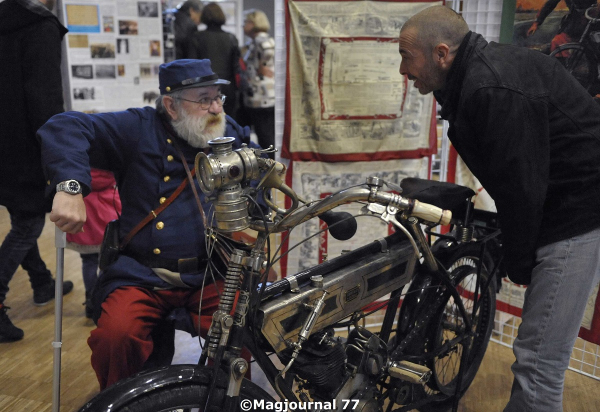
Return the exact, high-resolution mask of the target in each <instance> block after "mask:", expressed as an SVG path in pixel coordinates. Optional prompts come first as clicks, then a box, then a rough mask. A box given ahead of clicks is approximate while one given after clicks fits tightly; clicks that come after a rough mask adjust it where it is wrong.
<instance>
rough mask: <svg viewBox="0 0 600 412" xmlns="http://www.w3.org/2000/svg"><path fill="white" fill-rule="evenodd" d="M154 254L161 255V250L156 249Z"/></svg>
mask: <svg viewBox="0 0 600 412" xmlns="http://www.w3.org/2000/svg"><path fill="white" fill-rule="evenodd" d="M152 252H154V254H155V255H160V249H159V248H156V249H154V250H153V251H152Z"/></svg>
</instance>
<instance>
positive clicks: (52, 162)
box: [38, 107, 249, 306]
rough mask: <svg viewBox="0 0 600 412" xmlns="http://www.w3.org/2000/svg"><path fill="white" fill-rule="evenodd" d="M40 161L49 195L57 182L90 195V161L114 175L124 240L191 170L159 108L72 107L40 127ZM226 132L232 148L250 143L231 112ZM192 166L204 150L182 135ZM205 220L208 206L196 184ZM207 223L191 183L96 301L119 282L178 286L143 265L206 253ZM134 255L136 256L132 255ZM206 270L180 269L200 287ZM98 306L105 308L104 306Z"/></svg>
mask: <svg viewBox="0 0 600 412" xmlns="http://www.w3.org/2000/svg"><path fill="white" fill-rule="evenodd" d="M38 136H39V138H40V140H41V144H42V162H43V165H44V170H45V173H46V176H47V177H48V179H49V186H48V190H47V193H48V194H49V195H50V194H52V193H53V192H54V188H55V187H56V184H57V183H59V182H61V181H64V180H69V179H75V180H78V181H79V182H81V183H82V184H83V185H84V193H89V190H90V189H89V188H90V184H91V179H90V165H91V166H92V167H96V168H100V169H106V170H111V171H112V172H114V174H115V177H116V180H117V184H118V187H119V194H120V196H121V202H122V205H123V210H122V214H121V217H120V231H119V235H120V239H123V238H124V237H125V235H126V234H127V233H129V232H130V231H131V229H132V228H134V227H135V226H136V225H137V224H138V223H139V222H140V221H141V220H142V219H144V217H146V215H148V213H149V212H150V211H151V210H155V209H156V208H157V207H158V206H159V205H160V204H161V202H164V200H165V199H167V198H168V197H169V196H170V195H171V194H172V193H173V192H174V191H175V190H176V189H177V187H178V186H179V185H180V183H181V182H182V180H183V179H186V178H187V174H186V171H185V168H184V167H183V164H182V162H181V160H180V156H179V154H178V152H177V150H176V148H175V146H174V144H173V141H172V140H173V137H172V136H171V135H169V134H168V133H167V131H166V130H165V128H164V126H163V124H162V121H161V118H160V116H159V115H158V114H157V111H156V110H155V109H154V108H151V107H145V108H142V109H129V110H127V111H123V112H115V113H101V114H92V115H89V114H83V113H79V112H68V113H63V114H60V115H57V116H54V117H52V118H51V119H50V120H49V121H48V123H46V124H45V125H44V126H43V127H42V128H41V129H40V130H39V131H38ZM225 136H232V137H235V138H236V141H235V143H234V149H235V148H238V147H239V146H240V145H241V143H242V141H249V129H248V128H247V127H245V128H242V127H240V126H239V125H238V124H237V123H235V122H234V121H233V119H231V118H230V117H229V116H227V128H226V131H225ZM176 139H177V142H178V145H179V147H180V148H181V150H182V152H183V154H184V156H185V158H186V160H187V163H188V165H189V168H190V170H193V168H194V159H195V156H196V154H197V153H198V151H200V150H201V149H197V148H194V147H192V146H190V145H189V144H187V142H185V141H184V140H182V139H180V138H176ZM195 184H196V187H197V189H198V190H197V192H198V194H199V195H200V200H201V201H202V203H203V206H204V209H205V212H206V214H207V218H209V217H210V204H205V202H204V195H203V193H202V191H201V190H200V189H199V188H198V185H197V182H195ZM204 236H205V235H204V226H203V223H202V219H201V217H200V214H199V211H198V206H197V203H196V201H195V199H194V194H193V191H192V190H191V188H190V187H189V185H188V186H187V187H186V188H185V189H184V190H183V192H182V193H181V194H180V195H179V196H178V197H177V198H176V199H175V201H174V202H173V203H172V204H170V205H169V206H168V207H167V208H166V209H165V210H164V211H163V212H162V213H161V214H159V215H158V217H157V218H156V219H154V220H152V221H151V222H150V223H148V224H147V225H146V226H145V227H144V228H143V229H142V230H140V231H139V232H138V233H137V234H136V235H135V236H134V237H133V239H132V240H131V241H130V243H129V245H128V246H127V248H126V249H125V253H126V254H127V255H129V256H125V255H121V256H119V258H118V260H117V261H116V262H115V263H113V264H112V265H110V266H108V267H107V268H106V269H105V270H104V271H103V273H102V275H101V277H100V279H99V282H98V287H99V289H100V290H97V291H96V293H98V294H96V293H95V298H96V299H95V301H98V300H99V302H102V301H103V300H104V299H105V298H106V296H107V295H108V294H109V293H110V292H111V291H113V290H114V289H116V288H117V287H120V286H126V285H136V286H143V287H149V288H172V287H173V284H172V283H168V282H166V281H165V280H163V279H161V278H160V277H159V276H157V275H156V274H155V273H154V271H153V270H152V269H151V268H150V267H148V266H146V265H144V264H142V263H140V261H144V260H145V259H148V260H152V259H155V260H156V259H161V260H172V261H176V260H177V259H182V258H193V257H200V258H203V257H206V251H205V237H204ZM132 255H133V256H135V257H136V259H137V260H136V259H134V258H132V257H130V256H132ZM203 274H204V270H203V267H200V268H199V270H196V271H192V272H189V273H182V274H181V280H182V281H183V282H184V283H185V285H186V286H189V287H192V288H194V287H199V286H200V285H201V284H202V279H203ZM98 306H99V305H98Z"/></svg>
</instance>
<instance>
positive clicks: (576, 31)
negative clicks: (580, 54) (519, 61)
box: [527, 0, 596, 52]
mask: <svg viewBox="0 0 600 412" xmlns="http://www.w3.org/2000/svg"><path fill="white" fill-rule="evenodd" d="M559 2H560V0H548V1H546V3H544V5H543V6H542V8H541V9H540V11H539V12H538V14H537V16H536V17H535V21H534V22H533V23H532V24H531V27H530V28H529V30H527V36H531V35H533V34H534V33H535V32H536V31H537V29H538V27H539V26H541V25H542V23H544V20H546V17H548V15H549V14H550V13H552V11H553V10H554V9H555V8H556V6H557V5H558V3H559ZM565 4H566V5H567V7H568V8H569V12H568V13H567V14H566V15H565V16H564V17H563V18H562V20H561V22H560V26H559V28H558V32H557V33H556V35H555V36H554V38H553V39H552V42H551V43H550V52H553V51H554V49H556V48H557V47H558V46H560V45H561V44H565V43H571V42H578V41H579V38H580V37H581V35H582V34H583V30H584V29H585V26H586V25H587V23H588V21H587V19H586V17H585V11H586V9H587V8H588V7H591V6H593V5H595V4H596V0H565Z"/></svg>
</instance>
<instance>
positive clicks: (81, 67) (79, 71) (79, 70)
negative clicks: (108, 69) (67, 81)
mask: <svg viewBox="0 0 600 412" xmlns="http://www.w3.org/2000/svg"><path fill="white" fill-rule="evenodd" d="M71 74H72V75H73V78H75V79H93V78H94V72H93V70H92V65H91V64H74V65H72V66H71Z"/></svg>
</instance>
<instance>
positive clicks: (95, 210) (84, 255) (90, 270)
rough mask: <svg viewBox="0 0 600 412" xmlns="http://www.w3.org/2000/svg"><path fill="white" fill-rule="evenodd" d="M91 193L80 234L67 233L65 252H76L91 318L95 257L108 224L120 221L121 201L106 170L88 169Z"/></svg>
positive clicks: (96, 257) (95, 274) (88, 313)
mask: <svg viewBox="0 0 600 412" xmlns="http://www.w3.org/2000/svg"><path fill="white" fill-rule="evenodd" d="M91 177H92V191H91V192H90V194H89V195H88V196H86V197H85V198H84V199H83V202H84V203H85V210H86V216H87V220H86V221H85V224H84V225H83V231H81V232H79V233H76V234H72V233H67V248H69V249H72V250H75V251H76V252H79V254H80V256H81V272H82V274H83V285H84V287H85V303H84V305H85V316H86V317H87V318H90V319H91V318H92V315H93V313H94V310H93V305H92V291H93V290H94V286H95V285H96V279H97V278H98V257H99V252H100V245H101V244H102V239H103V237H104V229H105V228H106V225H107V224H108V222H110V221H111V220H115V219H118V218H119V214H120V213H121V199H120V198H119V193H118V192H117V182H115V177H114V175H113V174H112V173H111V172H109V171H107V170H100V169H91Z"/></svg>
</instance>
